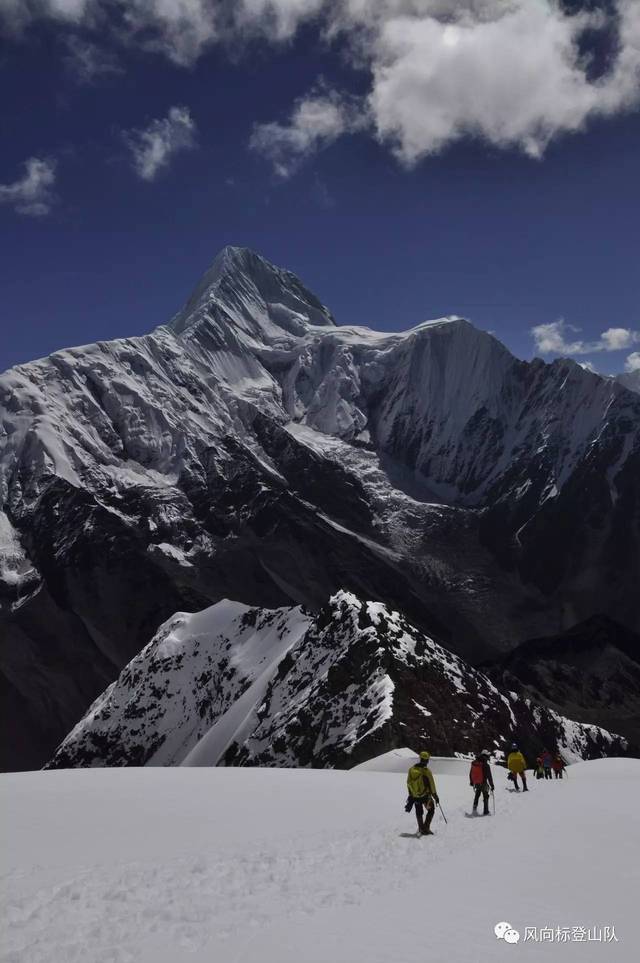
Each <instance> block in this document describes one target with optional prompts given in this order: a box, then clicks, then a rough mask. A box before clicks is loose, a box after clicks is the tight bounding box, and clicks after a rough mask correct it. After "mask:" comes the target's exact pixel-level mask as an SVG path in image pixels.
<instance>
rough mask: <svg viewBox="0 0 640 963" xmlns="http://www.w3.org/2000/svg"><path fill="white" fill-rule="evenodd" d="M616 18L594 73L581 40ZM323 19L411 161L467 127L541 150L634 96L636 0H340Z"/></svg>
mask: <svg viewBox="0 0 640 963" xmlns="http://www.w3.org/2000/svg"><path fill="white" fill-rule="evenodd" d="M314 6H315V5H314ZM615 23H617V24H618V28H619V44H618V50H617V53H616V55H615V56H614V63H613V66H612V68H611V70H609V72H608V73H607V74H606V75H605V76H603V77H600V78H598V79H597V80H592V79H591V78H590V76H589V73H588V63H587V61H586V59H585V57H584V55H583V54H582V52H581V50H580V46H579V42H580V39H581V37H582V35H583V34H584V32H585V30H587V29H600V28H605V27H612V26H613V24H615ZM325 24H326V29H327V33H328V35H329V36H330V37H332V38H333V39H334V40H340V41H341V42H342V43H343V44H344V45H345V46H346V49H347V51H348V53H349V55H350V57H351V60H352V62H353V64H354V65H356V66H359V67H361V68H365V69H368V70H369V72H370V76H371V83H370V88H369V93H368V97H367V103H366V109H367V111H368V113H369V117H370V122H371V126H372V129H373V130H374V131H375V136H376V137H377V139H378V140H379V141H380V142H382V143H385V144H387V145H389V146H390V147H391V149H392V150H393V152H394V153H395V154H396V156H397V157H398V158H399V160H400V161H401V162H402V163H404V164H406V165H408V166H410V165H412V164H415V163H417V162H418V161H419V160H420V159H421V158H423V157H425V156H427V155H429V154H434V153H437V152H439V151H441V150H443V149H444V148H445V147H446V146H447V145H449V144H451V143H452V142H454V141H456V140H459V139H460V138H462V137H466V136H476V137H481V138H483V139H484V140H486V141H488V142H489V143H491V144H493V145H495V146H497V147H501V148H517V149H519V150H521V151H523V152H524V153H526V154H528V155H529V156H531V157H534V158H539V157H541V156H542V155H543V154H544V152H545V150H546V148H547V146H548V144H549V143H550V142H551V141H552V140H553V139H554V138H555V137H557V136H559V135H561V134H566V133H569V132H573V131H577V130H580V129H582V128H583V127H584V126H585V125H586V123H587V122H588V121H589V120H590V119H591V118H594V117H597V116H606V115H611V114H615V113H618V112H620V111H622V110H625V109H628V108H631V107H633V106H635V105H637V104H638V103H639V102H640V2H639V0H616V6H615V11H613V12H612V11H611V9H609V10H608V12H607V10H606V7H605V5H604V3H602V5H601V7H600V8H593V7H591V8H590V9H589V10H583V11H581V12H578V13H574V14H573V15H569V13H568V12H567V11H566V10H565V9H563V7H562V6H561V4H560V3H558V2H556V0H342V2H341V3H338V4H327V5H326V8H325ZM318 146H322V144H318ZM312 150H313V146H312V145H310V146H309V149H308V151H307V152H308V153H310V152H311V151H312Z"/></svg>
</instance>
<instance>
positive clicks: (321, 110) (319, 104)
mask: <svg viewBox="0 0 640 963" xmlns="http://www.w3.org/2000/svg"><path fill="white" fill-rule="evenodd" d="M362 123H363V118H362V113H361V112H359V111H358V108H357V104H356V102H354V101H353V100H351V99H349V98H346V97H344V96H342V95H341V94H339V93H337V92H336V91H335V90H330V89H328V88H326V87H322V86H321V87H318V88H316V90H315V91H312V92H311V93H310V94H309V95H308V96H306V97H302V98H301V99H300V100H298V101H296V103H295V104H294V106H293V109H292V111H291V115H290V117H289V120H288V121H287V122H286V123H285V124H279V123H275V122H272V123H268V124H257V125H256V126H255V127H254V130H253V134H252V135H251V140H250V147H251V149H252V150H254V151H257V152H258V153H260V154H263V155H264V156H265V157H267V158H268V159H269V160H270V161H271V163H272V164H273V167H274V170H275V171H276V173H277V174H278V176H279V177H283V178H286V177H289V176H290V175H291V174H292V173H293V172H294V171H295V170H296V169H297V168H298V167H299V165H300V164H301V163H302V162H303V161H304V160H305V158H307V157H309V156H310V155H311V154H315V153H317V152H318V151H319V150H322V148H324V147H327V146H328V145H329V144H331V143H333V141H335V140H337V138H338V137H340V136H341V135H342V134H345V133H347V132H352V131H354V130H358V129H360V128H361V126H362Z"/></svg>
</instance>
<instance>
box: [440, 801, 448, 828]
mask: <svg viewBox="0 0 640 963" xmlns="http://www.w3.org/2000/svg"><path fill="white" fill-rule="evenodd" d="M438 809H439V810H440V812H441V813H442V818H443V819H444V821H445V823H446V821H447V817H446V816H445V814H444V813H443V812H442V806H441V805H440V800H438Z"/></svg>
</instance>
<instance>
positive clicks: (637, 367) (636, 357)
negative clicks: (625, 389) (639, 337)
mask: <svg viewBox="0 0 640 963" xmlns="http://www.w3.org/2000/svg"><path fill="white" fill-rule="evenodd" d="M624 370H625V371H628V372H631V371H640V351H634V352H633V353H632V354H630V355H629V356H628V357H627V359H626V361H625V363H624Z"/></svg>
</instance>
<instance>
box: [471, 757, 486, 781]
mask: <svg viewBox="0 0 640 963" xmlns="http://www.w3.org/2000/svg"><path fill="white" fill-rule="evenodd" d="M471 782H472V783H473V785H474V786H481V785H482V783H483V782H484V763H483V762H480V761H479V760H478V759H476V760H475V761H474V762H472V763H471Z"/></svg>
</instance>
